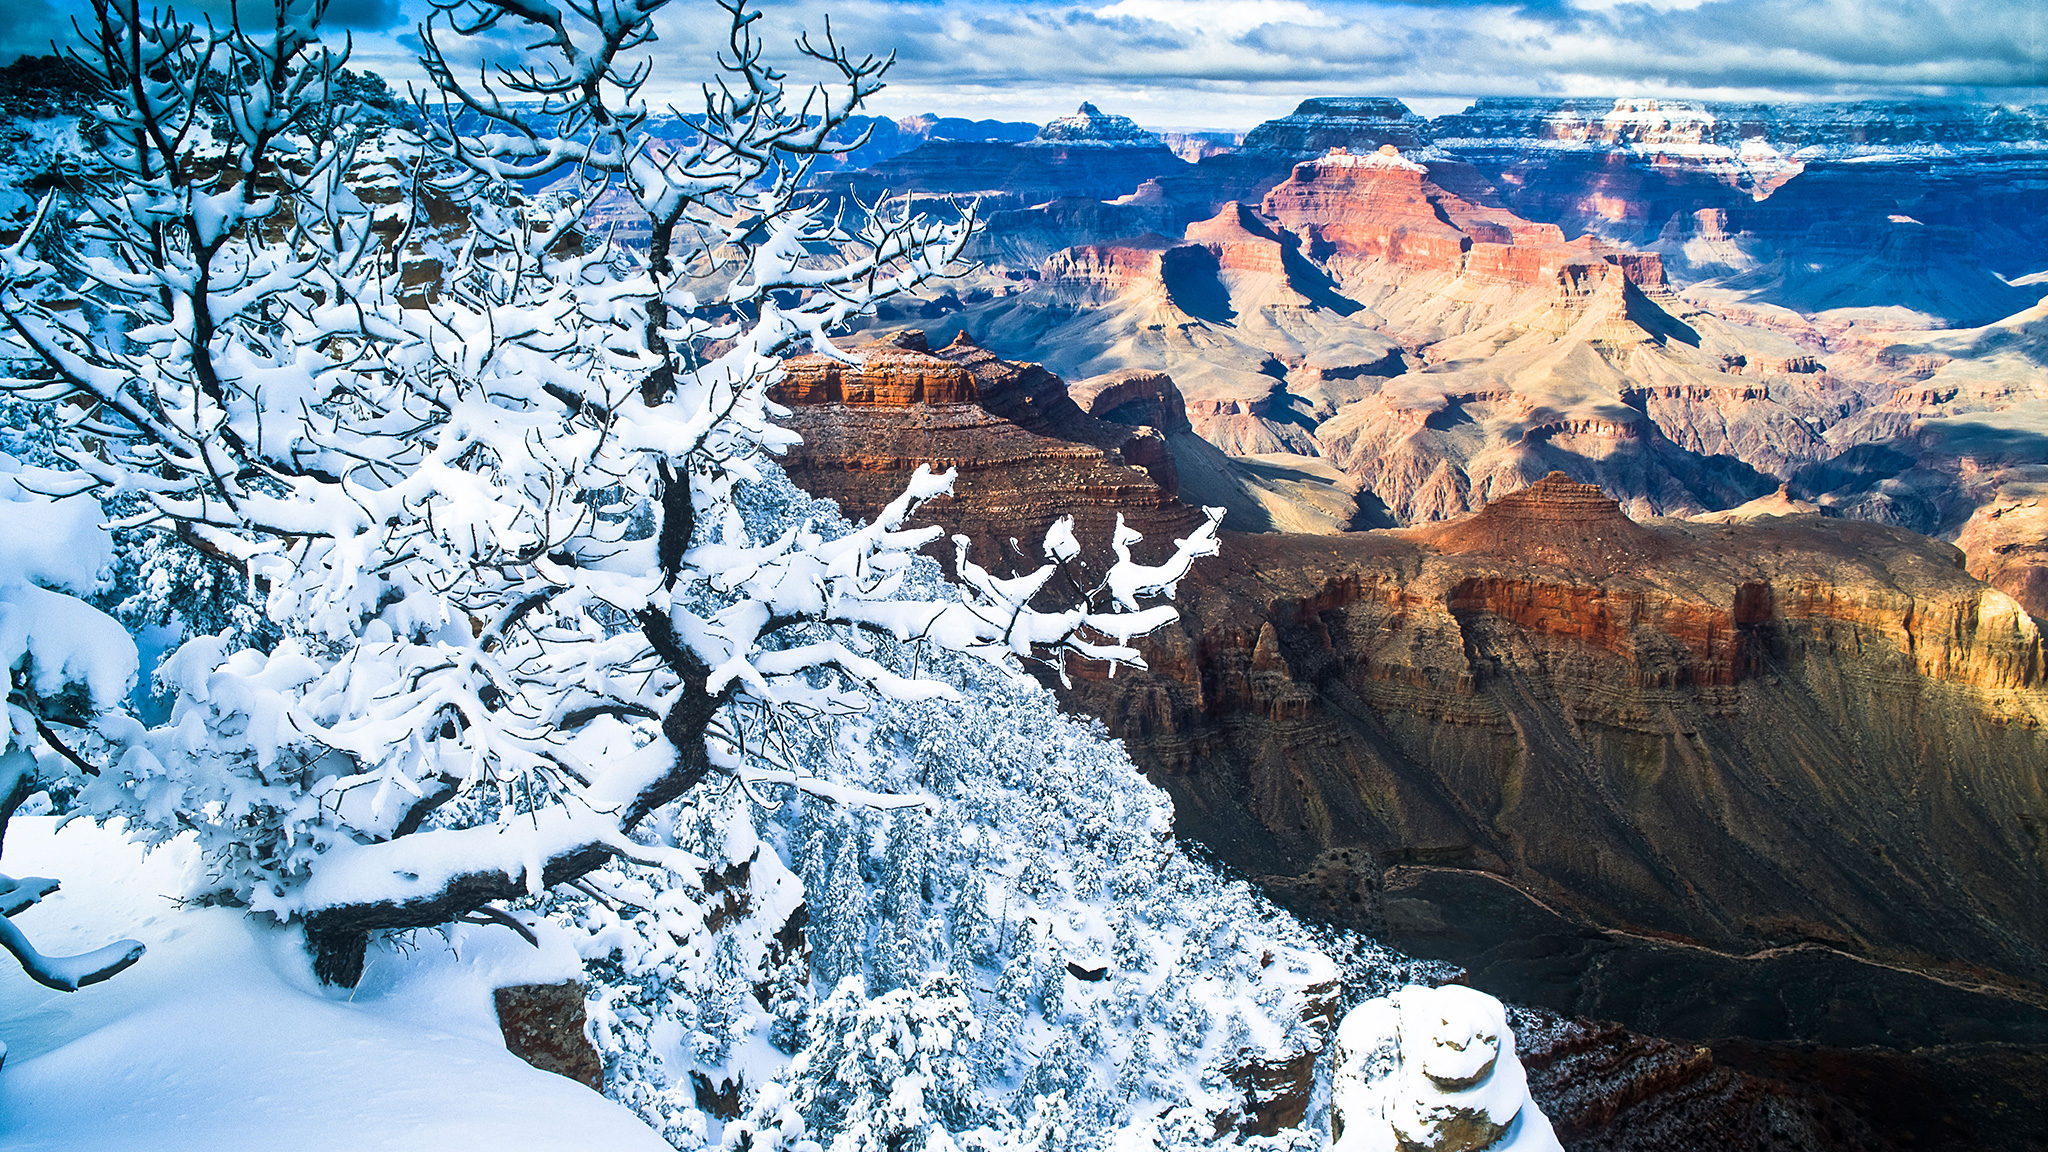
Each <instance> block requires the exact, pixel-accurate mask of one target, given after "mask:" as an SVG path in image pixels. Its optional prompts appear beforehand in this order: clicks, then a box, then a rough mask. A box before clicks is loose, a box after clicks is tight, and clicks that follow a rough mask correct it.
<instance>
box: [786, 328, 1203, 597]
mask: <svg viewBox="0 0 2048 1152" xmlns="http://www.w3.org/2000/svg"><path fill="white" fill-rule="evenodd" d="M854 351H855V354H856V355H858V356H860V357H861V358H862V366H861V367H860V368H859V369H858V371H856V372H854V373H852V374H851V377H850V378H852V379H856V380H859V381H861V382H862V383H861V387H860V391H859V392H858V393H856V394H858V395H861V396H870V397H878V398H890V397H910V396H915V395H917V394H918V393H919V390H920V388H926V387H927V384H928V382H929V381H932V380H935V379H938V380H945V381H947V382H948V383H947V390H945V391H937V390H927V391H926V393H925V394H927V395H930V394H937V395H943V396H958V395H960V394H961V392H962V391H963V389H962V388H961V386H960V385H959V384H958V383H957V381H958V380H962V379H964V380H965V381H966V383H967V386H968V387H971V389H972V391H971V392H970V393H968V395H967V399H966V400H965V401H959V402H953V401H948V402H940V403H933V402H929V401H922V400H916V399H910V400H904V401H902V402H901V403H897V404H893V405H892V404H887V403H884V402H882V401H881V400H876V401H873V402H865V403H863V402H851V403H849V402H846V401H843V400H838V399H834V398H831V397H832V396H833V393H832V392H831V390H830V389H829V388H827V387H823V386H818V387H803V388H795V389H790V390H788V391H787V392H786V393H783V394H782V395H779V396H778V399H782V402H783V403H785V404H788V405H790V406H791V408H792V413H791V416H790V419H789V424H790V425H791V426H792V427H793V428H794V429H795V430H796V431H797V432H798V433H800V434H801V435H802V436H803V442H802V443H801V444H798V445H795V446H793V447H792V448H790V449H789V451H788V453H787V454H786V455H785V456H784V459H783V466H784V467H785V468H786V469H787V470H788V472H789V474H790V476H791V477H792V478H793V479H795V480H796V481H797V483H799V484H801V485H803V486H804V487H806V488H808V489H809V490H811V491H812V492H815V493H817V494H818V495H821V496H828V497H830V498H832V499H834V500H837V501H838V502H839V504H840V507H841V508H842V509H844V510H845V512H846V514H847V515H848V516H851V517H854V518H856V519H865V518H868V517H871V516H873V515H874V514H875V513H876V512H878V511H879V510H880V509H881V508H882V506H883V505H885V504H887V503H888V502H889V501H891V500H894V499H895V498H896V497H897V496H898V495H900V494H901V493H902V491H903V488H904V486H905V484H906V483H907V482H908V481H909V478H910V476H911V474H912V473H913V472H915V471H916V469H917V467H918V466H919V465H920V464H928V465H930V466H931V467H932V468H933V469H934V470H936V471H944V470H945V469H947V468H954V469H957V470H958V471H959V477H958V478H957V479H956V480H955V482H954V485H953V493H952V495H950V496H942V497H939V498H937V499H935V500H933V501H931V502H930V503H928V504H926V505H925V507H924V509H923V512H922V513H921V515H920V521H921V522H925V523H931V522H937V523H941V524H944V525H945V526H946V528H947V532H948V535H949V536H950V535H951V534H952V533H955V532H957V533H960V534H963V535H965V536H967V537H968V538H969V539H970V541H971V542H972V551H971V555H972V556H973V557H974V558H975V560H976V561H977V562H978V563H980V564H983V565H985V566H987V567H988V568H990V569H991V570H993V571H996V572H999V573H1000V572H1007V571H1013V570H1029V569H1031V568H1035V567H1037V566H1038V565H1039V564H1042V563H1044V557H1043V556H1042V555H1041V553H1040V552H1039V547H1038V546H1039V544H1040V542H1041V541H1042V540H1043V539H1044V536H1045V531H1046V529H1047V528H1049V527H1051V525H1052V523H1053V521H1054V520H1056V519H1058V518H1059V517H1060V516H1062V515H1071V516H1073V517H1074V518H1075V522H1076V524H1075V526H1076V533H1077V535H1078V536H1079V538H1080V540H1081V543H1082V546H1083V559H1084V561H1085V562H1087V563H1089V564H1090V565H1093V566H1096V567H1100V566H1102V565H1104V564H1106V563H1107V562H1108V554H1109V541H1110V537H1111V534H1112V533H1113V532H1114V530H1115V526H1116V518H1117V516H1118V515H1119V514H1122V515H1123V516H1124V518H1125V520H1126V522H1127V523H1129V524H1130V526H1131V527H1133V528H1135V529H1137V530H1138V531H1139V532H1141V533H1143V534H1144V535H1145V537H1146V543H1144V544H1142V545H1140V548H1139V551H1140V553H1141V558H1144V559H1153V558H1154V557H1153V556H1152V555H1151V554H1152V553H1153V552H1155V551H1156V552H1158V553H1160V554H1162V555H1163V554H1164V553H1165V552H1167V551H1169V550H1170V549H1171V548H1172V546H1173V545H1172V541H1173V540H1174V539H1175V538H1177V537H1180V536H1185V535H1187V534H1188V532H1190V531H1192V530H1193V529H1194V528H1195V527H1196V526H1198V525H1199V524H1200V523H1201V522H1202V514H1201V512H1200V511H1199V510H1198V509H1194V508H1190V507H1188V506H1187V505H1185V504H1182V503H1181V502H1180V501H1179V500H1177V499H1176V498H1175V495H1174V493H1175V491H1176V489H1177V487H1178V476H1177V475H1176V473H1175V471H1174V467H1173V457H1172V455H1171V453H1170V452H1169V451H1168V450H1167V448H1166V442H1165V440H1164V438H1163V437H1162V436H1161V435H1160V433H1159V432H1158V431H1156V430H1154V429H1151V428H1135V427H1132V426H1130V425H1126V424H1118V423H1113V422H1110V421H1106V420H1099V419H1096V418H1095V417H1093V416H1090V415H1088V414H1087V413H1085V412H1083V411H1082V410H1081V408H1080V407H1079V406H1078V405H1077V404H1075V403H1074V401H1073V400H1072V398H1070V397H1069V396H1068V394H1067V386H1066V383H1065V382H1064V381H1062V380H1061V379H1060V378H1059V377H1058V376H1056V375H1054V374H1053V373H1051V372H1048V371H1046V369H1045V368H1044V366H1042V365H1039V364H1029V363H1018V362H1014V361H1008V360H1003V359H1001V358H1000V357H998V356H996V355H995V354H993V353H991V352H989V351H988V350H987V349H984V348H982V347H980V346H979V345H977V344H975V343H974V342H973V341H971V340H969V339H967V338H966V337H965V336H964V335H963V336H962V337H960V338H959V339H957V340H955V341H954V342H953V343H952V344H950V345H948V346H946V347H945V348H942V349H939V350H938V351H936V352H932V351H929V350H927V349H926V348H925V346H924V337H923V334H922V333H920V332H917V331H915V330H911V331H906V332H902V333H897V334H894V335H892V336H890V337H886V338H884V339H883V340H880V341H876V342H875V343H872V344H868V345H864V346H862V347H861V348H858V349H855V350H854ZM818 361H823V358H822V357H799V358H797V359H795V360H792V361H790V362H789V364H788V365H787V366H786V369H785V371H786V372H788V373H789V374H790V375H796V376H799V377H800V378H802V379H806V380H810V379H819V378H825V377H828V376H829V374H830V373H832V372H834V371H840V370H841V369H839V368H838V367H837V366H836V364H834V363H832V362H824V363H818ZM951 374H957V375H951ZM928 550H929V551H931V552H932V554H933V555H935V556H937V557H938V558H939V559H940V560H941V562H942V563H946V564H948V565H950V564H951V562H952V559H953V548H952V545H951V544H950V543H948V542H943V541H942V542H941V543H939V544H935V545H933V546H932V547H931V548H930V549H928Z"/></svg>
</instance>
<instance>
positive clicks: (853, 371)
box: [768, 338, 981, 408]
mask: <svg viewBox="0 0 2048 1152" xmlns="http://www.w3.org/2000/svg"><path fill="white" fill-rule="evenodd" d="M768 395H769V398H770V399H772V400H774V401H775V402H776V403H778V404H795V405H818V404H845V405H851V406H854V407H859V408H901V407H903V406H905V405H907V404H972V403H974V402H975V401H976V400H978V399H980V396H981V391H980V389H979V388H978V387H977V386H976V384H975V380H974V375H973V373H971V372H969V371H968V370H967V369H965V368H963V367H961V366H960V365H958V364H955V363H954V362H952V361H951V360H943V359H940V358H939V357H937V356H933V355H932V354H931V353H930V352H929V351H928V350H926V348H925V347H924V341H923V340H921V339H915V338H911V339H901V338H899V339H898V340H897V341H895V342H884V341H876V342H875V343H873V344H870V345H868V346H866V347H865V348H863V349H862V355H861V358H860V360H859V362H858V363H853V364H849V363H846V362H845V361H841V360H833V359H829V358H827V357H824V356H799V357H796V358H795V359H792V360H790V361H788V362H787V363H785V364H784V365H783V368H782V379H781V380H780V381H779V382H778V383H776V385H775V386H774V387H773V388H771V389H769V392H768Z"/></svg>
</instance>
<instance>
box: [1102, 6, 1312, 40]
mask: <svg viewBox="0 0 2048 1152" xmlns="http://www.w3.org/2000/svg"><path fill="white" fill-rule="evenodd" d="M1095 14H1096V15H1097V16H1101V17H1105V18H1108V19H1117V18H1121V17H1129V18H1134V19H1138V20H1151V21H1154V22H1156V23H1160V24H1165V25H1168V26H1169V27H1172V28H1177V29H1180V30H1183V31H1187V32H1196V33H1205V34H1212V35H1219V36H1242V35H1244V34H1245V33H1246V32H1250V31H1251V30H1253V29H1254V28H1263V27H1265V26H1267V25H1269V24H1299V25H1303V26H1306V27H1312V28H1315V27H1327V26H1328V25H1331V24H1335V23H1337V18H1336V17H1335V16H1333V15H1332V14H1330V13H1329V12H1327V11H1324V10H1321V9H1318V8H1316V7H1314V6H1312V5H1310V4H1307V3H1305V2H1304V0H1117V2H1116V3H1114V4H1111V5H1110V6H1109V7H1107V8H1098V9H1096V12H1095Z"/></svg>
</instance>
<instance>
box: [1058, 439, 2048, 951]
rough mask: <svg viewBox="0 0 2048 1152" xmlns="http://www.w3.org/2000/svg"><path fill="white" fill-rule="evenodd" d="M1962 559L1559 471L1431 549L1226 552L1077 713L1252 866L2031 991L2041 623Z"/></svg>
mask: <svg viewBox="0 0 2048 1152" xmlns="http://www.w3.org/2000/svg"><path fill="white" fill-rule="evenodd" d="M1960 560H1961V558H1960V556H1958V554H1957V553H1956V552H1955V551H1954V550H1952V549H1950V548H1948V547H1947V546H1945V545H1941V544H1937V543H1934V542H1932V541H1928V540H1925V539H1924V538H1920V537H1916V536H1914V535H1912V534H1910V533H1905V532H1902V531H1899V530H1896V529H1889V528H1884V527H1881V526H1876V525H1868V524H1855V523H1848V522H1843V521H1832V520H1824V519H1821V518H1818V517H1789V518H1772V519H1769V520H1764V521H1757V522H1753V523H1749V524H1731V525H1695V524H1686V523H1680V522H1675V521H1658V522H1655V523H1653V524H1648V525H1637V524H1633V523H1630V522H1628V521H1627V520H1626V519H1625V518H1623V517H1621V516H1620V514H1619V511H1618V509H1617V508H1616V507H1615V505H1614V504H1613V502H1612V501H1610V500H1603V499H1599V498H1597V497H1594V496H1592V495H1591V494H1589V493H1588V492H1587V491H1586V490H1585V489H1584V487H1583V486H1579V485H1574V484H1570V483H1569V482H1566V481H1562V480H1560V479H1557V478H1552V479H1548V480H1546V481H1544V482H1542V483H1539V484H1537V485H1535V486H1534V487H1532V488H1530V489H1528V490H1526V491H1525V492H1523V493H1520V494H1517V495H1514V496H1510V497H1507V498H1505V499H1503V500H1501V501H1499V502H1498V503H1496V504H1494V505H1492V506H1490V507H1489V508H1487V509H1485V510H1483V511H1482V512H1480V513H1479V514H1477V515H1475V516H1474V517H1472V518H1471V519H1469V520H1467V521H1463V522H1460V523H1456V524H1452V525H1448V526H1441V527H1434V528H1426V529H1410V530H1404V531H1401V532H1396V533H1375V534H1371V535H1368V536H1363V537H1339V538H1315V539H1307V538H1298V537H1297V538H1287V537H1265V538H1259V537H1245V538H1236V539H1233V540H1232V541H1231V542H1230V545H1229V546H1227V547H1226V548H1225V554H1224V556H1223V557H1222V558H1221V559H1219V560H1215V561H1211V562H1209V563H1208V564H1206V565H1204V566H1203V567H1202V569H1200V579H1199V581H1198V582H1194V583H1193V584H1191V586H1188V587H1186V588H1184V590H1183V594H1182V598H1181V603H1182V606H1183V612H1184V615H1183V619H1182V621H1181V624H1180V626H1179V629H1178V630H1177V631H1174V632H1171V633H1169V634H1168V635H1167V636H1166V637H1165V638H1163V639H1161V640H1159V641H1158V643H1157V646H1156V650H1155V651H1154V652H1153V654H1152V655H1151V657H1150V659H1151V663H1152V668H1153V671H1152V672H1150V673H1149V674H1141V675H1138V676H1133V677H1128V678H1126V677H1124V676H1119V677H1118V678H1117V679H1116V680H1114V681H1109V680H1102V681H1089V682H1087V683H1085V684H1080V685H1078V686H1077V688H1076V689H1075V690H1074V692H1073V693H1072V695H1071V699H1072V700H1073V702H1074V703H1075V704H1076V705H1077V706H1081V707H1084V708H1086V709H1088V710H1089V711H1092V712H1094V713H1096V714H1098V715H1101V716H1102V717H1103V718H1104V719H1105V721H1106V722H1108V723H1109V725H1110V727H1111V730H1112V731H1115V732H1118V733H1119V734H1122V735H1123V736H1125V738H1126V740H1127V741H1128V742H1129V743H1130V745H1131V747H1132V750H1133V754H1134V755H1135V756H1136V757H1137V758H1138V760H1139V762H1140V763H1141V764H1143V765H1145V766H1146V767H1147V768H1148V769H1149V770H1150V771H1152V772H1153V773H1154V775H1155V777H1156V778H1157V779H1159V780H1160V781H1161V782H1162V783H1163V784H1164V785H1165V786H1166V787H1167V788H1168V790H1169V791H1171V792H1172V793H1173V794H1174V796H1175V798H1176V801H1177V808H1178V810H1179V811H1180V812H1181V814H1182V820H1183V822H1184V823H1183V827H1184V828H1185V829H1186V830H1187V831H1189V832H1190V833H1191V834H1193V835H1195V836H1197V837H1198V838H1200V839H1202V840H1204V841H1205V842H1207V843H1210V844H1211V845H1214V846H1215V847H1216V848H1217V850H1218V851H1219V852H1221V853H1222V854H1223V855H1224V856H1225V858H1226V859H1231V860H1233V862H1236V863H1238V864H1240V865H1241V866H1242V867H1245V868H1246V869H1247V870H1249V871H1252V872H1255V873H1265V874H1289V873H1294V872H1299V871H1303V870H1305V869H1306V868H1307V867H1308V866H1309V865H1310V864H1311V862H1312V861H1314V860H1315V859H1316V858H1317V857H1318V856H1319V855H1320V854H1321V853H1323V852H1325V851H1327V850H1329V849H1331V848H1335V847H1345V846H1355V847H1361V848H1365V849H1367V850H1370V851H1373V852H1376V853H1379V854H1380V855H1381V856H1382V857H1383V858H1385V859H1389V860H1396V861H1398V860H1410V861H1423V862H1434V863H1451V864H1456V865H1458V866H1461V867H1470V868H1479V869H1485V870H1489V871H1494V872H1498V873H1500V874H1501V875H1504V876H1506V877H1508V878H1510V879H1511V880H1513V881H1514V882H1515V883H1517V884H1518V885H1521V886H1523V887H1524V888H1525V889H1526V890H1528V891H1530V892H1532V893H1534V894H1536V895H1537V896H1538V897H1539V898H1541V899H1544V900H1546V901H1551V902H1554V903H1556V904H1558V905H1560V906H1562V907H1566V908H1570V909H1573V910H1575V911H1576V912H1577V913H1579V914H1582V915H1584V916H1585V917H1587V918H1588V919H1589V920H1591V921H1593V922H1596V923H1602V924H1609V925H1630V926H1634V927H1636V928H1638V929H1641V930H1645V931H1652V932H1664V933H1674V934H1678V935H1680V936H1684V937H1687V938H1690V939H1694V940H1698V941H1702V942H1707V943H1711V944H1713V945H1715V946H1718V947H1728V948H1736V949H1743V948H1757V947H1764V946H1768V945H1770V944H1774V943H1783V942H1786V941H1790V940H1799V939H1821V940H1827V941H1831V942H1834V943H1836V944H1838V945H1839V946H1841V947H1845V948H1850V949H1853V950H1858V951H1861V952H1864V953H1866V954H1870V955H1877V956H1885V957H1891V958H1895V959H1899V960H1905V961H1911V962H1916V963H1944V962H1948V963H1958V964H1977V965H1982V966H1984V967H1986V968H1990V969H1994V970H1998V971H2002V972H2005V973H2008V974H2010V975H2012V976H2016V977H2024V978H2028V979H2038V978H2040V977H2041V976H2042V975H2043V974H2044V973H2048V954H2044V952H2043V947H2042V943H2041V941H2040V940H2039V938H2038V935H2037V934H2035V933H2033V932H2032V930H2031V929H2030V928H2029V927H2028V925H2030V924H2036V923H2039V922H2040V919H2039V918H2040V917H2041V916H2042V915H2043V914H2044V911H2048V909H2044V907H2043V906H2042V904H2041V901H2042V899H2043V897H2042V895H2041V893H2042V892H2043V891H2044V887H2043V881H2044V879H2048V877H2044V876H2043V875H2042V872H2043V863H2042V857H2041V854H2040V852H2039V847H2038V837H2039V832H2038V829H2039V828H2040V827H2042V826H2043V822H2044V819H2048V807H2044V805H2048V791H2044V789H2048V733H2044V731H2043V726H2044V724H2048V692H2044V689H2043V669H2042V647H2041V633H2040V630H2039V628H2038V626H2037V625H2036V624H2035V622H2034V621H2033V620H2032V619H2031V618H2030V617H2029V616H2028V615H2027V613H2026V612H2024V611H2023V610H2021V609H2020V607H2019V606H2018V605H2017V604H2016V603H2015V602H2014V601H2013V600H2012V598H2011V597H2009V596H2007V595H2005V594H2004V593H2002V592H1999V591H1998V590H1996V589H1993V588H1990V587H1988V586H1986V585H1984V584H1982V583H1980V582H1978V581H1976V580H1975V579H1973V578H1972V577H1971V576H1970V575H1969V574H1968V573H1967V572H1965V571H1964V570H1963V568H1962V566H1961V563H1960ZM1935 733H1940V734H1942V735H1940V736H1939V737H1935V736H1934V735H1933V734H1935ZM1822 814H1825V815H1822ZM1734 862H1739V864H1738V863H1734Z"/></svg>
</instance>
